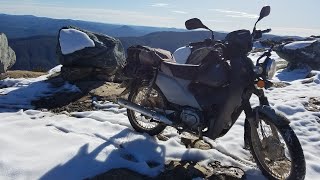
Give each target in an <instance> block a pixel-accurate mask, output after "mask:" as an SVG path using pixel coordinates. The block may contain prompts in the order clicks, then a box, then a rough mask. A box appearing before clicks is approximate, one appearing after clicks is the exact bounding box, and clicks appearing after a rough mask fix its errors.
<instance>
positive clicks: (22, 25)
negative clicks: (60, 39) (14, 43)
mask: <svg viewBox="0 0 320 180" xmlns="http://www.w3.org/2000/svg"><path fill="white" fill-rule="evenodd" d="M69 25H73V26H77V27H79V28H82V29H86V30H89V31H93V32H99V33H103V34H108V35H110V36H114V37H123V36H143V35H146V34H149V33H152V32H156V31H183V30H182V29H176V28H158V27H147V26H127V25H116V24H106V23H98V22H88V21H79V20H71V19H52V18H45V17H36V16H31V15H7V14H0V32H3V33H5V34H6V35H7V37H8V38H9V39H13V38H24V37H31V36H56V35H57V33H58V30H59V29H60V28H61V27H63V26H69Z"/></svg>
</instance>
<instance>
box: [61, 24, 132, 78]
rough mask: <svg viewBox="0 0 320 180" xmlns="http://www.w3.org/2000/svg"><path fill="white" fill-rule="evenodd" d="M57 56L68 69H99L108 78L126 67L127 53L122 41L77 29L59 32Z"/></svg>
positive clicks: (71, 28)
mask: <svg viewBox="0 0 320 180" xmlns="http://www.w3.org/2000/svg"><path fill="white" fill-rule="evenodd" d="M58 38H59V39H58V40H59V41H58V44H57V55H58V59H59V61H60V63H61V64H62V65H63V66H66V67H82V68H99V69H102V70H103V71H104V73H105V74H106V75H108V76H112V75H114V74H116V73H117V71H118V70H119V69H122V67H123V66H124V65H125V61H126V59H125V52H124V48H123V47H122V44H121V42H120V40H118V39H115V38H113V37H110V36H107V35H103V34H98V33H93V32H90V31H86V30H83V29H80V28H77V27H71V26H69V27H63V28H62V29H60V31H59V36H58Z"/></svg>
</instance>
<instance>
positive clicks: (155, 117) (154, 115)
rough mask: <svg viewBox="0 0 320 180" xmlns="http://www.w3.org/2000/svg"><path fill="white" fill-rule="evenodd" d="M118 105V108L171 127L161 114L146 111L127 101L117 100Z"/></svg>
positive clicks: (169, 122)
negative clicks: (123, 108)
mask: <svg viewBox="0 0 320 180" xmlns="http://www.w3.org/2000/svg"><path fill="white" fill-rule="evenodd" d="M118 104H119V105H120V106H123V107H125V108H127V109H130V110H133V111H136V112H138V113H141V114H143V115H145V116H148V117H150V118H152V119H153V120H154V121H158V122H162V123H164V124H167V125H172V122H171V121H170V120H169V119H168V118H167V117H165V116H164V115H162V114H160V113H158V112H155V111H151V110H149V109H146V108H144V107H142V106H139V105H138V104H135V103H133V102H130V101H128V100H125V99H122V98H119V99H118Z"/></svg>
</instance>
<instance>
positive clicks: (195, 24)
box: [185, 18, 209, 30]
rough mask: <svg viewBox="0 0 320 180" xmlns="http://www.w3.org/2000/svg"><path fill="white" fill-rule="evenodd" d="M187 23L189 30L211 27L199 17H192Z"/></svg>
mask: <svg viewBox="0 0 320 180" xmlns="http://www.w3.org/2000/svg"><path fill="white" fill-rule="evenodd" d="M185 25H186V28H187V29H188V30H193V29H199V28H204V29H209V28H208V27H207V26H205V25H204V24H203V23H202V22H201V20H200V19H198V18H192V19H189V20H187V21H186V23H185Z"/></svg>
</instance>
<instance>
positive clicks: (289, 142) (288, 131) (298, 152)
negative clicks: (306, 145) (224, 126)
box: [245, 113, 306, 180]
mask: <svg viewBox="0 0 320 180" xmlns="http://www.w3.org/2000/svg"><path fill="white" fill-rule="evenodd" d="M258 117H259V119H257V121H258V122H257V124H256V125H255V128H253V130H251V129H250V128H251V127H250V124H249V123H245V126H246V127H245V129H246V131H247V132H246V136H247V137H246V139H247V142H248V144H249V147H250V151H251V154H252V156H253V158H254V160H255V161H256V163H257V165H258V167H259V168H260V170H261V171H262V173H263V174H264V175H265V176H267V177H268V179H297V180H298V179H299V180H300V179H304V177H305V174H306V163H305V158H304V155H303V150H302V148H301V145H300V142H299V140H298V138H297V136H296V134H295V133H294V131H293V130H292V128H291V127H290V126H289V125H277V124H274V123H272V121H271V119H270V118H269V117H268V116H266V115H265V114H260V113H259V116H258ZM273 118H285V117H283V116H282V115H280V114H277V115H276V117H273Z"/></svg>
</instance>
